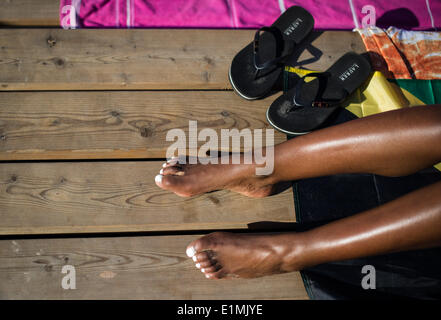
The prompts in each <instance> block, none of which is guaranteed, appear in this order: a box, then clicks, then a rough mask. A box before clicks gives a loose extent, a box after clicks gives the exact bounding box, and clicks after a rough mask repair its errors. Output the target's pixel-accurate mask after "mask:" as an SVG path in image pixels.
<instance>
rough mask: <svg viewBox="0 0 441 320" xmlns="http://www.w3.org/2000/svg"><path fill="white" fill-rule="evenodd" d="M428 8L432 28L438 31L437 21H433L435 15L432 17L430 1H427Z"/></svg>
mask: <svg viewBox="0 0 441 320" xmlns="http://www.w3.org/2000/svg"><path fill="white" fill-rule="evenodd" d="M426 6H427V11H428V12H429V16H430V21H431V22H432V28H433V29H435V30H436V28H435V20H433V15H432V10H430V4H429V0H426Z"/></svg>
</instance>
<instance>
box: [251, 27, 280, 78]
mask: <svg viewBox="0 0 441 320" xmlns="http://www.w3.org/2000/svg"><path fill="white" fill-rule="evenodd" d="M262 31H265V32H269V33H271V34H272V35H273V36H274V38H275V39H276V55H277V54H280V52H281V51H282V49H283V36H282V34H281V32H280V31H279V30H278V29H276V28H274V27H262V28H260V29H258V30H257V31H256V33H255V34H254V42H253V58H254V67H255V68H256V69H257V70H263V69H266V68H268V67H271V66H274V65H277V64H278V63H280V62H281V61H282V60H283V59H285V58H286V57H287V55H284V56H279V57H276V58H274V59H271V60H268V61H265V62H262V61H260V57H259V46H260V33H261V32H262Z"/></svg>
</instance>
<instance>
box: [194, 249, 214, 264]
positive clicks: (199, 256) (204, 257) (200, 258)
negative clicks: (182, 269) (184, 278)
mask: <svg viewBox="0 0 441 320" xmlns="http://www.w3.org/2000/svg"><path fill="white" fill-rule="evenodd" d="M191 258H192V259H193V261H194V262H197V263H200V264H204V265H206V264H205V263H208V264H211V259H210V256H209V255H208V253H207V252H199V253H196V254H195V255H193V256H192V257H191Z"/></svg>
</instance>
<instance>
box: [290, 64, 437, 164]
mask: <svg viewBox="0 0 441 320" xmlns="http://www.w3.org/2000/svg"><path fill="white" fill-rule="evenodd" d="M285 71H288V72H294V73H296V74H298V75H299V76H301V77H302V76H304V75H306V74H308V73H311V72H317V71H312V70H305V69H297V68H293V67H285ZM311 80H313V78H305V82H309V81H311ZM423 104H425V103H424V102H422V101H421V100H420V99H418V98H417V97H415V96H414V95H412V94H411V93H410V92H409V91H407V90H405V89H403V88H400V87H399V86H397V85H396V84H394V83H392V82H390V81H388V80H387V79H386V77H385V76H384V75H383V74H382V73H381V72H379V71H375V72H374V73H373V74H372V75H371V77H370V78H369V79H368V80H366V82H365V83H364V84H363V85H362V86H361V87H360V88H359V89H357V90H356V91H355V92H354V93H353V94H351V96H350V97H349V98H348V99H347V100H346V101H345V102H344V107H345V108H346V110H349V111H350V112H352V113H353V114H355V115H356V116H357V117H359V118H362V117H365V116H369V115H373V114H376V113H380V112H385V111H390V110H396V109H400V108H406V107H412V106H418V105H423ZM435 168H436V169H438V170H440V171H441V163H438V164H437V165H435Z"/></svg>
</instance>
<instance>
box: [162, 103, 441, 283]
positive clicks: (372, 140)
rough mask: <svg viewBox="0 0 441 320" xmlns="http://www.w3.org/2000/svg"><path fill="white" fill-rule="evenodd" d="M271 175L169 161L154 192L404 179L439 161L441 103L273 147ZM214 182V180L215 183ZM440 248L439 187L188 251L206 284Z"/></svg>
mask: <svg viewBox="0 0 441 320" xmlns="http://www.w3.org/2000/svg"><path fill="white" fill-rule="evenodd" d="M274 156H275V158H274V171H273V173H272V174H270V175H268V176H256V175H255V169H256V166H257V165H254V164H251V165H244V164H237V165H233V164H218V165H214V164H212V165H201V164H195V165H191V164H186V165H182V164H179V163H176V161H174V160H172V161H169V162H168V163H167V164H165V166H164V168H163V169H162V171H161V174H160V175H159V176H157V178H156V179H155V180H156V183H157V185H158V186H159V187H161V188H163V189H166V190H170V191H172V192H175V193H176V194H178V195H180V196H193V195H197V194H201V193H204V192H208V191H212V190H218V189H229V190H232V191H236V192H239V193H242V194H244V195H247V196H251V197H264V196H268V195H270V194H272V193H273V192H274V190H275V186H276V185H277V184H278V183H280V182H283V181H290V180H297V179H303V178H310V177H317V176H325V175H332V174H340V173H373V174H379V175H384V176H402V175H408V174H411V173H414V172H417V171H419V170H420V169H424V168H427V167H430V166H432V165H434V164H436V163H438V162H440V161H441V105H432V106H420V107H412V108H405V109H401V110H396V111H390V112H385V113H381V114H378V115H374V116H370V117H366V118H362V119H358V120H354V121H350V122H347V123H344V124H341V125H338V126H334V127H331V128H327V129H323V130H319V131H316V132H313V133H310V134H307V135H305V136H302V137H298V138H296V139H293V140H289V141H286V142H284V143H282V144H279V145H277V146H276V147H275V150H274ZM213 181H215V183H213ZM440 245H441V182H439V183H435V184H433V185H430V186H428V187H426V188H424V189H421V190H417V191H415V192H412V193H410V194H408V195H405V196H403V197H401V198H399V199H396V200H395V201H392V202H390V203H387V204H385V205H383V206H380V207H378V208H375V209H372V210H369V211H366V212H363V213H359V214H357V215H354V216H352V217H349V218H345V219H341V220H338V221H335V222H332V223H330V224H327V225H324V226H321V227H319V228H316V229H313V230H310V231H306V232H300V233H293V232H291V233H280V234H270V235H269V234H265V235H240V234H231V233H212V234H209V235H207V236H204V237H202V238H200V239H198V240H196V241H194V242H192V243H190V244H189V245H188V247H187V255H188V256H190V257H191V258H192V259H193V260H194V261H195V263H196V267H198V268H199V269H201V271H202V272H203V273H204V274H205V276H206V277H207V278H210V279H218V278H225V277H243V278H253V277H259V276H265V275H271V274H276V273H283V272H291V271H297V270H301V269H303V268H305V267H310V266H314V265H317V264H321V263H325V262H331V261H338V260H345V259H352V258H358V257H365V256H370V255H378V254H384V253H389V252H397V251H405V250H412V249H417V248H430V247H435V246H440Z"/></svg>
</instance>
